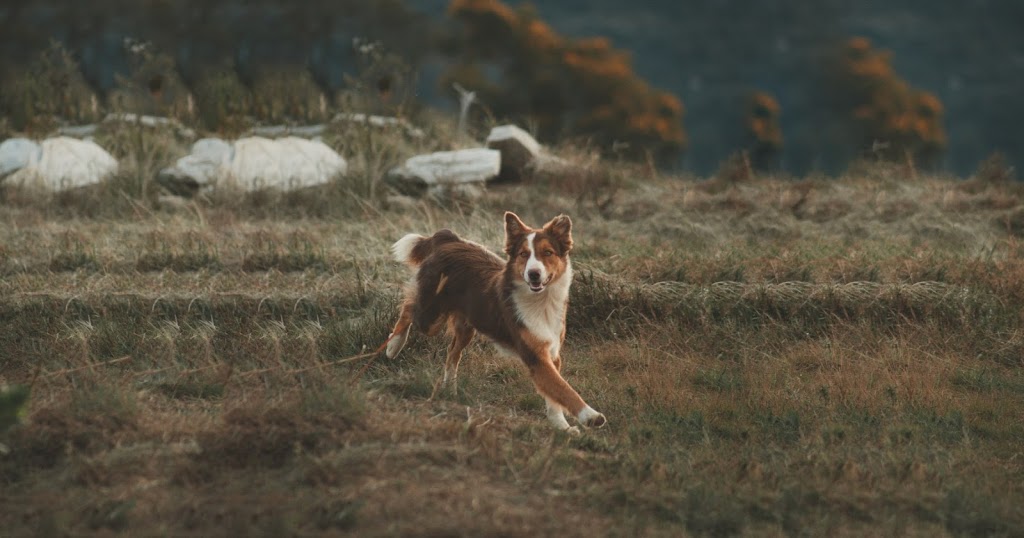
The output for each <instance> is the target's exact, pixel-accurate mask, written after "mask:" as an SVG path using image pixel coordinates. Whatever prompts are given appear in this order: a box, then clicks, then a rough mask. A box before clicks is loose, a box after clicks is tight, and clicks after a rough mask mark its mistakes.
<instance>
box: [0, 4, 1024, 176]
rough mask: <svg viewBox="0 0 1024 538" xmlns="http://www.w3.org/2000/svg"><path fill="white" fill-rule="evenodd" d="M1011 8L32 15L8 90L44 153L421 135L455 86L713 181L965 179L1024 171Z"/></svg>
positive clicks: (17, 31)
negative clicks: (407, 126)
mask: <svg viewBox="0 0 1024 538" xmlns="http://www.w3.org/2000/svg"><path fill="white" fill-rule="evenodd" d="M1006 3H1007V2H1006V1H1005V0H995V1H994V2H990V3H989V4H988V8H987V9H986V10H967V11H966V12H964V11H963V10H959V9H948V8H947V7H944V6H945V4H943V5H942V6H936V8H935V9H934V10H917V9H910V8H906V7H905V6H902V3H901V2H895V3H893V2H884V3H881V4H884V5H874V3H873V2H869V4H870V5H868V4H865V5H863V6H861V5H859V4H858V5H857V6H851V5H848V4H845V3H838V4H837V3H835V2H832V1H826V2H822V3H819V4H817V5H816V6H813V9H812V7H809V6H806V5H803V3H798V2H782V3H780V4H772V5H770V6H762V5H748V3H746V2H717V3H714V4H713V5H712V4H710V3H708V4H706V3H702V2H697V3H696V4H694V5H692V6H691V8H690V10H689V11H687V12H685V13H683V12H680V11H679V8H678V7H675V5H674V4H673V3H667V4H665V3H663V2H662V0H643V1H641V2H638V3H634V4H631V5H630V6H629V7H628V9H624V7H623V6H621V5H617V4H613V3H605V2H602V1H600V0H599V1H598V2H596V3H588V7H587V9H582V10H581V9H579V8H571V7H567V6H569V5H570V4H571V3H565V4H563V3H555V4H549V5H545V6H543V9H542V10H536V9H532V8H529V7H525V6H513V5H511V4H508V5H506V4H503V3H501V2H498V1H496V0H488V1H466V2H462V1H460V2H447V1H440V0H434V1H430V2H424V3H421V2H417V3H416V4H415V5H412V6H405V5H403V4H402V3H401V2H379V1H367V0H346V1H343V2H328V3H324V2H303V3H301V4H289V5H278V4H277V3H276V2H266V3H262V4H260V5H259V6H255V7H254V6H251V5H250V6H248V7H244V6H242V5H241V4H238V3H236V2H234V1H233V0H229V1H225V2H218V3H216V4H209V3H206V2H198V3H197V2H179V3H174V4H168V3H166V2H143V3H142V4H139V5H135V8H134V9H123V8H122V7H123V6H121V4H120V3H119V2H116V1H109V2H106V1H104V2H93V3H91V4H89V6H88V7H87V8H85V7H83V6H79V5H77V4H75V5H70V4H67V5H66V3H62V2H58V1H49V0H44V1H41V2H34V3H28V2H15V3H14V4H12V6H11V8H10V9H8V10H5V11H3V12H0V29H2V31H0V79H2V80H4V81H5V82H4V84H5V87H9V88H21V89H20V90H18V91H14V92H4V95H3V96H0V97H2V101H3V103H0V109H2V110H3V112H2V116H3V117H4V120H3V125H0V131H3V132H4V133H11V132H26V131H27V132H30V133H40V134H41V133H44V132H46V130H47V129H52V127H53V126H54V125H55V123H57V122H70V123H75V122H82V121H89V120H91V119H92V118H93V117H94V116H96V115H97V112H98V113H99V114H100V115H102V114H105V113H106V112H109V111H119V110H126V109H128V110H137V111H145V112H147V113H162V114H172V115H174V116H175V117H178V118H179V119H182V120H184V121H186V123H188V124H189V125H192V126H194V127H195V126H198V127H201V128H202V129H204V130H208V131H218V132H222V133H224V134H227V135H234V134H237V133H239V132H243V131H244V130H245V129H246V128H247V127H248V126H250V125H252V124H253V123H279V122H286V123H289V122H294V123H307V122H319V121H322V120H323V119H324V118H325V117H329V116H330V115H331V114H332V113H333V112H334V111H336V110H338V109H342V110H344V109H346V104H348V103H350V100H349V99H348V98H347V97H346V95H347V93H348V92H350V91H351V90H352V88H354V87H361V88H363V89H370V88H374V89H377V90H378V93H379V95H378V96H377V98H376V99H373V100H363V102H361V103H359V105H360V108H362V109H364V111H372V112H379V113H388V114H394V113H399V114H406V115H408V114H411V113H413V111H412V110H410V109H409V108H408V107H403V106H402V104H403V103H405V104H407V103H408V99H406V98H407V97H409V96H412V95H416V96H417V102H419V103H424V102H425V103H429V104H430V105H431V106H439V105H441V106H448V107H454V106H455V102H456V98H457V95H456V93H455V91H454V90H453V89H452V88H451V85H450V82H451V81H453V80H458V81H460V82H462V83H463V86H466V87H467V88H468V89H469V90H473V91H476V92H477V94H478V100H477V103H478V105H479V107H478V108H475V109H474V111H475V113H478V114H480V115H482V116H485V117H487V116H489V117H493V118H497V119H499V120H512V121H517V122H519V123H523V124H527V125H528V126H529V127H530V129H531V130H532V131H533V132H535V133H536V134H537V135H539V136H540V137H541V138H542V139H543V140H545V141H548V142H551V141H555V140H564V139H565V138H566V137H570V136H571V137H575V138H576V139H577V140H579V141H586V142H587V143H591V144H594V145H596V146H597V147H600V148H603V150H604V151H605V152H606V153H607V154H614V155H616V156H622V157H628V158H634V159H646V158H648V156H650V157H651V159H652V160H653V161H655V162H658V163H659V164H671V165H675V166H679V165H682V166H683V167H684V168H685V169H688V170H695V171H697V172H699V173H700V174H702V175H706V174H708V173H710V172H712V171H713V170H714V169H715V168H716V167H717V165H718V163H719V162H721V161H722V160H724V159H725V158H726V157H728V156H729V155H731V154H733V153H735V152H738V151H742V150H746V151H748V153H751V154H758V155H753V158H752V164H753V165H754V166H755V167H763V168H766V169H778V170H780V171H784V172H788V173H794V174H797V175H802V174H805V173H808V172H812V171H813V172H820V171H824V172H828V173H832V174H836V173H839V172H841V171H842V170H843V169H844V168H845V167H846V166H847V165H848V164H849V163H850V162H852V161H854V160H856V159H858V158H863V157H865V156H869V157H872V158H877V157H879V156H881V157H884V158H887V159H894V160H896V161H898V162H904V161H905V160H906V159H907V156H908V155H909V156H911V157H913V158H914V159H915V160H916V161H917V162H916V164H917V165H919V166H924V167H933V168H936V169H938V170H950V171H953V172H955V173H957V174H958V175H961V176H966V175H968V174H969V173H970V172H971V170H973V169H974V168H975V167H976V166H977V163H978V162H979V161H980V160H982V159H983V158H985V157H987V156H988V155H989V154H991V153H992V152H993V151H995V150H999V151H1001V152H1002V153H1003V154H1004V155H1006V157H1007V158H1008V159H1009V161H1010V162H1011V164H1013V163H1015V162H1016V160H1017V159H1018V157H1017V156H1018V155H1019V154H1020V148H1019V147H1018V145H1017V143H1016V138H1015V137H1014V136H1013V135H1012V133H1014V132H1015V130H1016V128H1015V127H1014V124H1013V122H1012V118H1015V117H1019V116H1020V111H1019V110H1018V107H1017V105H1016V104H1014V103H1016V102H1017V101H1016V100H1015V98H1013V97H1012V96H1015V95H1017V94H1019V93H1020V92H1019V91H1018V90H1019V88H1017V87H1016V86H1014V84H1016V83H1017V82H1016V81H1017V80H1020V77H1016V76H1015V73H1016V71H1015V69H1013V68H1012V66H1005V65H1001V64H999V63H998V62H997V61H995V60H994V58H1013V57H1015V55H1017V54H1018V53H1024V50H1021V49H1020V44H1021V43H1020V42H1019V40H1014V39H1012V38H1011V37H1010V34H1012V35H1016V34H1015V33H1012V32H1007V31H1006V30H1005V28H1004V25H1005V21H1010V20H1015V19H1014V17H1013V16H1012V15H1013V9H1016V8H1012V9H1011V8H1010V7H1008V6H1006V5H1004V4H1006ZM416 10H419V11H416ZM1007 10H1010V12H1007ZM862 11H863V12H864V13H862ZM891 20H901V21H906V24H902V25H894V24H889V23H888V22H887V21H891ZM714 28H722V29H723V31H717V32H716V31H713V29H714ZM972 28H973V29H976V30H971V29H972ZM979 28H981V29H979ZM27 29H33V30H31V31H29V30H27ZM36 30H38V31H36ZM929 31H932V32H933V33H934V34H936V35H940V34H941V35H959V34H957V32H966V33H965V34H964V35H965V36H967V37H964V38H963V39H958V40H957V39H954V40H952V41H955V42H969V43H970V45H969V46H968V45H965V46H963V47H959V48H956V47H953V48H950V47H952V43H951V42H950V40H934V39H928V38H927V35H928V32H929ZM587 36H595V37H587ZM851 36H866V37H861V38H856V39H854V38H851ZM484 37H486V39H484ZM869 38H870V41H869V40H868V39H869ZM52 40H56V41H57V42H59V43H60V44H61V46H62V47H63V49H64V50H65V51H66V52H64V54H66V55H67V56H68V58H69V59H71V60H73V61H74V62H75V65H76V67H75V69H74V72H73V73H69V74H68V75H67V76H66V77H65V78H64V79H62V80H60V81H57V82H58V84H57V85H56V86H55V87H56V88H60V90H58V91H62V92H64V93H65V94H66V95H67V96H70V95H71V94H74V96H73V98H71V99H68V100H65V101H62V102H61V103H52V102H48V101H44V100H43V98H44V97H46V96H43V95H42V94H39V92H38V91H36V92H35V93H33V90H31V89H30V88H32V87H37V86H38V85H39V84H38V82H39V76H38V75H37V74H35V73H36V72H37V71H38V70H39V68H40V65H39V63H40V62H39V58H40V54H41V53H42V52H43V51H45V50H47V49H48V48H50V47H51V41H52ZM857 43H859V44H860V45H857V46H853V44H857ZM870 43H874V45H871V44H870ZM375 46H376V50H373V49H374V47H375ZM858 47H859V48H858ZM883 49H890V50H893V51H895V55H892V54H890V53H887V52H885V51H884V50H883ZM856 50H861V52H860V53H856V54H859V55H860V59H855V58H854V56H856V54H855V51H856ZM627 51H628V52H627ZM387 55H390V59H388V60H387V61H383V60H384V58H383V57H384V56H387ZM370 57H372V58H373V59H372V62H371V61H368V58H370ZM399 58H400V59H401V60H399ZM938 59H941V61H939V60H938ZM370 63H373V64H375V65H376V66H377V67H376V69H375V70H373V72H372V73H370V72H368V70H367V67H368V65H369V64H370ZM43 70H44V71H45V70H48V68H46V67H45V66H43ZM858 73H859V74H858ZM51 82H54V81H47V82H46V84H47V85H50V83H51ZM126 86H128V88H126ZM1014 88H1017V89H1014ZM40 91H42V90H40ZM45 91H51V90H45ZM69 92H70V93H69ZM752 93H756V94H759V95H761V94H763V95H768V96H770V97H771V99H773V100H774V103H775V105H774V107H772V109H773V110H774V111H775V112H774V120H773V122H774V127H773V128H774V129H775V130H777V131H778V133H779V134H781V137H782V138H783V139H785V140H786V143H785V144H784V145H781V144H779V143H777V141H773V142H771V143H770V144H769V146H761V147H753V146H752V145H751V138H750V130H749V125H748V121H747V114H748V112H749V96H750V95H751V94H752ZM50 97H56V96H50ZM190 98H191V100H190ZM44 103H46V104H45V105H44ZM684 103H685V105H686V106H685V108H684V106H683V104H684ZM37 108H38V109H39V110H35V109H37ZM43 108H45V109H46V110H43ZM51 109H52V110H51ZM56 109H60V110H61V112H62V114H60V115H58V116H56V117H55V116H54V115H53V111H54V110H56ZM684 110H685V111H686V115H685V121H684V117H683V116H684ZM26 114H29V115H31V116H33V117H32V118H30V117H28V116H26ZM947 119H948V121H950V122H951V123H950V125H952V126H955V127H956V128H955V129H952V130H948V132H947V130H946V127H945V125H944V122H945V121H947ZM774 138H776V139H778V137H774ZM755 145H756V144H755ZM879 148H885V149H884V150H879ZM766 150H767V151H768V153H766V154H765V158H763V159H762V157H761V156H760V153H761V152H764V151H766ZM680 156H682V160H680ZM762 160H764V161H765V163H763V166H762V162H761V161H762Z"/></svg>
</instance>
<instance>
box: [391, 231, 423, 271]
mask: <svg viewBox="0 0 1024 538" xmlns="http://www.w3.org/2000/svg"><path fill="white" fill-rule="evenodd" d="M426 240H427V238H426V237H423V236H422V235H420V234H408V235H406V236H405V237H403V238H401V239H399V240H398V241H395V244H394V245H391V253H392V254H393V255H394V256H395V261H397V262H401V263H404V264H406V265H408V266H409V267H413V268H416V267H418V266H419V265H420V264H421V263H423V258H424V257H425V256H423V253H422V252H417V251H422V250H423V249H422V248H416V247H417V245H419V244H420V243H421V242H424V241H426Z"/></svg>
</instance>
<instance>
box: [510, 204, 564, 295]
mask: <svg viewBox="0 0 1024 538" xmlns="http://www.w3.org/2000/svg"><path fill="white" fill-rule="evenodd" d="M570 250H572V221H571V220H569V217H567V216H565V215H560V216H558V217H555V218H554V219H552V220H551V222H548V223H547V224H545V225H544V227H543V228H541V229H539V230H535V229H533V228H530V227H529V226H527V225H525V224H523V221H521V220H519V217H517V216H516V215H515V214H514V213H511V212H509V213H505V253H506V254H508V256H509V264H510V265H511V266H512V268H513V270H514V271H515V273H516V274H517V275H518V276H519V277H520V278H522V282H523V283H524V284H525V285H526V287H527V288H529V290H530V291H532V292H534V293H540V292H542V291H544V289H545V288H546V287H547V286H548V285H549V284H551V282H553V281H555V280H557V279H558V277H560V276H561V275H562V274H563V273H565V270H566V268H567V267H568V264H569V251H570Z"/></svg>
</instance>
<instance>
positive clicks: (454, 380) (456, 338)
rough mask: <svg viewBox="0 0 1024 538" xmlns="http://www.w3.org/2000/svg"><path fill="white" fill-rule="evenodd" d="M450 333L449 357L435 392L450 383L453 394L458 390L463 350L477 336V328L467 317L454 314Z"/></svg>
mask: <svg viewBox="0 0 1024 538" xmlns="http://www.w3.org/2000/svg"><path fill="white" fill-rule="evenodd" d="M448 334H450V335H451V337H452V341H451V343H450V344H448V358H447V359H445V361H444V377H442V378H441V383H440V384H439V385H438V386H437V387H435V388H434V393H437V391H438V388H445V387H448V386H449V385H450V386H451V391H452V394H456V393H457V392H458V376H459V361H461V360H462V351H463V350H464V349H466V346H468V345H469V343H470V342H471V341H472V340H473V337H474V336H476V329H474V328H473V326H472V325H470V324H469V323H467V322H466V319H465V318H463V317H462V316H460V315H457V314H454V315H452V316H450V317H449V318H448ZM430 397H431V398H433V397H434V394H431V395H430Z"/></svg>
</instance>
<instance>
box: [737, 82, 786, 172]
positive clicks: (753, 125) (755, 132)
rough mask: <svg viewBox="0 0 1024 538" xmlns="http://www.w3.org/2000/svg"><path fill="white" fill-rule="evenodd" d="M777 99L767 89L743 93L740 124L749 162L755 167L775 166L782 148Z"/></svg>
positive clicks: (762, 168)
mask: <svg viewBox="0 0 1024 538" xmlns="http://www.w3.org/2000/svg"><path fill="white" fill-rule="evenodd" d="M781 110H782V109H781V107H780V106H779V102H778V101H776V100H775V97H773V96H772V95H771V94H769V93H765V92H761V91H755V92H753V93H751V94H750V96H749V97H747V103H746V112H745V115H744V128H745V131H746V139H747V143H746V146H747V153H748V155H749V156H750V163H751V165H752V166H753V167H754V168H756V169H758V170H773V169H776V168H778V167H779V154H780V153H781V152H782V143H783V138H782V127H781V126H780V125H779V117H780V112H781Z"/></svg>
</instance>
